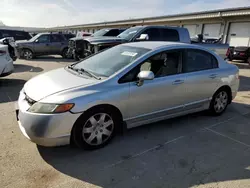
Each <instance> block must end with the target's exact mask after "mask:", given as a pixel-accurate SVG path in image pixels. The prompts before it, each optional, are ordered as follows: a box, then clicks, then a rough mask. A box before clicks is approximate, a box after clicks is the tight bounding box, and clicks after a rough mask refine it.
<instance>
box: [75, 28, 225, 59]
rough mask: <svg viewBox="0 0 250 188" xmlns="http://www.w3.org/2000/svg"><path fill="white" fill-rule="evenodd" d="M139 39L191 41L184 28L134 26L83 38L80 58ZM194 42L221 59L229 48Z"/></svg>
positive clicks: (222, 45) (221, 45) (223, 45)
mask: <svg viewBox="0 0 250 188" xmlns="http://www.w3.org/2000/svg"><path fill="white" fill-rule="evenodd" d="M139 41H172V42H181V43H188V44H190V43H192V42H191V39H190V36H189V32H188V30H187V29H186V28H182V27H168V26H135V27H131V28H129V29H127V30H125V31H124V32H122V33H121V34H120V35H118V36H117V37H91V38H85V39H83V43H84V45H83V46H84V48H85V49H84V53H83V54H81V56H80V58H85V57H87V56H89V55H91V54H94V53H97V52H99V51H101V50H104V49H106V48H110V47H113V46H115V45H118V44H122V43H127V42H139ZM195 44H196V45H202V46H204V47H206V48H209V49H211V50H212V51H214V52H215V53H217V54H218V55H220V56H221V57H222V58H223V59H225V58H226V53H227V50H228V48H229V45H228V44H211V43H204V42H202V41H201V42H196V43H195ZM75 48H76V49H77V48H78V46H77V44H75ZM78 57H79V56H78Z"/></svg>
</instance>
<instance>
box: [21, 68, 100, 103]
mask: <svg viewBox="0 0 250 188" xmlns="http://www.w3.org/2000/svg"><path fill="white" fill-rule="evenodd" d="M95 82H98V80H94V79H92V78H88V77H87V76H86V77H82V76H79V75H78V74H77V73H76V74H74V73H71V72H69V71H68V70H66V69H65V68H60V69H56V70H52V71H49V72H47V73H44V74H41V75H38V76H36V77H34V78H32V79H30V80H29V81H28V82H26V84H25V85H24V92H25V93H26V95H28V96H29V97H30V98H31V99H33V100H35V101H39V100H41V99H43V98H45V97H47V96H50V95H52V94H55V93H58V92H61V91H65V90H68V89H72V88H75V87H79V86H87V85H90V84H93V83H95Z"/></svg>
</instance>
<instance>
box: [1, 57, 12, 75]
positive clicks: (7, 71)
mask: <svg viewBox="0 0 250 188" xmlns="http://www.w3.org/2000/svg"><path fill="white" fill-rule="evenodd" d="M6 61H7V60H6ZM13 71H14V65H13V60H12V59H10V60H9V61H8V62H6V65H5V67H4V69H3V71H2V72H0V77H4V76H8V75H10V74H11V73H12V72H13Z"/></svg>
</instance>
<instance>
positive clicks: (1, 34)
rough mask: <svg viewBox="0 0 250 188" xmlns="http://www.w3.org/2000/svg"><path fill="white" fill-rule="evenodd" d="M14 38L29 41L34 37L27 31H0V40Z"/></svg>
mask: <svg viewBox="0 0 250 188" xmlns="http://www.w3.org/2000/svg"><path fill="white" fill-rule="evenodd" d="M6 37H13V38H14V39H15V40H29V39H31V38H32V36H31V35H30V34H29V33H28V32H26V31H18V30H8V29H0V39H2V38H6Z"/></svg>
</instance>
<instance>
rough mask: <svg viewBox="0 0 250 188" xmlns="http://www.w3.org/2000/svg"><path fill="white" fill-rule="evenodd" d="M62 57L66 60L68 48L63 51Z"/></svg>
mask: <svg viewBox="0 0 250 188" xmlns="http://www.w3.org/2000/svg"><path fill="white" fill-rule="evenodd" d="M62 57H63V58H65V59H66V58H68V48H65V49H63V51H62Z"/></svg>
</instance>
